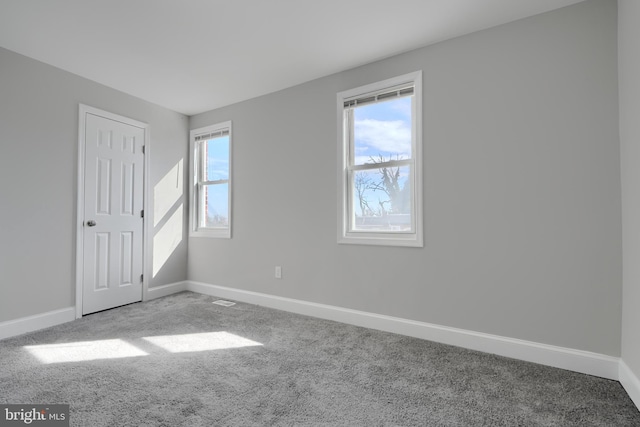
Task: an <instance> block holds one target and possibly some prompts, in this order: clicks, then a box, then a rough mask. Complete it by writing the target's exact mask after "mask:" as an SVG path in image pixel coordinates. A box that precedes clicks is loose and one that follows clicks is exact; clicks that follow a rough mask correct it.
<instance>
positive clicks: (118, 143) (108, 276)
mask: <svg viewBox="0 0 640 427" xmlns="http://www.w3.org/2000/svg"><path fill="white" fill-rule="evenodd" d="M144 132H145V130H144V129H142V128H139V127H136V126H133V125H129V124H125V123H122V122H119V121H116V120H111V119H107V118H105V117H100V116H97V115H94V114H91V113H87V115H86V121H85V174H84V176H85V185H84V188H85V194H84V245H83V247H84V254H83V272H84V273H83V287H82V288H83V292H82V313H83V314H89V313H93V312H96V311H100V310H105V309H108V308H112V307H117V306H120V305H124V304H129V303H132V302H136V301H140V300H141V299H142V268H143V262H142V259H143V258H142V255H143V253H142V252H143V244H142V243H143V218H142V217H141V211H142V209H143V199H144V198H143V188H144V183H143V169H144V167H143V165H144V154H143V149H142V147H143V145H144Z"/></svg>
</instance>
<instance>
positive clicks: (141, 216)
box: [140, 209, 144, 218]
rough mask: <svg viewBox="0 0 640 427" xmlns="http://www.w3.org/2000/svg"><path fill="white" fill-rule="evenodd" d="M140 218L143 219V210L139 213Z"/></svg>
mask: <svg viewBox="0 0 640 427" xmlns="http://www.w3.org/2000/svg"><path fill="white" fill-rule="evenodd" d="M140 218H144V209H142V210H141V211H140Z"/></svg>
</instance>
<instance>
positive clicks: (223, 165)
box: [191, 122, 231, 238]
mask: <svg viewBox="0 0 640 427" xmlns="http://www.w3.org/2000/svg"><path fill="white" fill-rule="evenodd" d="M191 135H192V136H191V139H192V156H193V162H192V177H193V188H192V201H193V202H192V206H191V207H192V212H193V214H192V216H191V223H192V224H191V235H192V236H195V237H198V236H208V237H227V238H228V237H231V179H230V178H231V122H225V123H221V124H218V125H214V126H210V127H207V128H201V129H196V130H194V131H192V132H191Z"/></svg>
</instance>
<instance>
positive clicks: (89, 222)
mask: <svg viewBox="0 0 640 427" xmlns="http://www.w3.org/2000/svg"><path fill="white" fill-rule="evenodd" d="M95 226H96V222H95V221H94V220H90V221H87V227H95Z"/></svg>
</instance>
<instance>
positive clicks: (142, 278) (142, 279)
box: [140, 274, 144, 283]
mask: <svg viewBox="0 0 640 427" xmlns="http://www.w3.org/2000/svg"><path fill="white" fill-rule="evenodd" d="M143 281H144V274H141V275H140V283H142V282H143Z"/></svg>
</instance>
